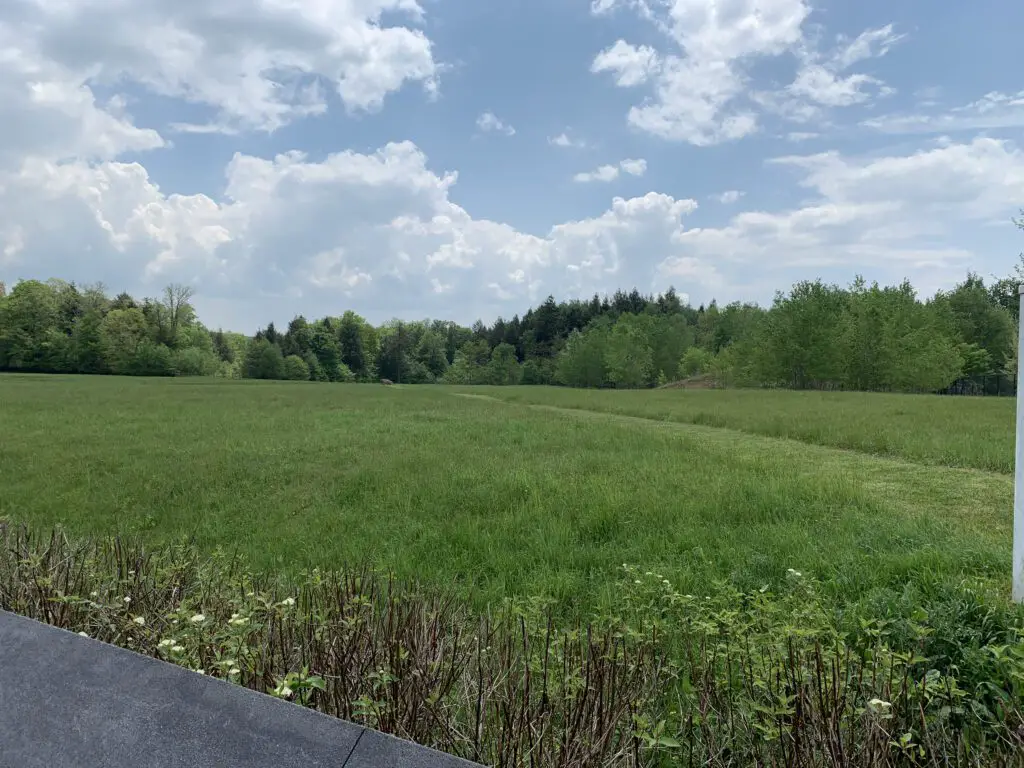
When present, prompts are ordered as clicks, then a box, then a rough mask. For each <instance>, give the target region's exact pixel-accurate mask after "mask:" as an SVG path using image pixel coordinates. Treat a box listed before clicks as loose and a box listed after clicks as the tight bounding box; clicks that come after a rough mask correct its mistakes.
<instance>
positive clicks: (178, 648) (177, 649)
mask: <svg viewBox="0 0 1024 768" xmlns="http://www.w3.org/2000/svg"><path fill="white" fill-rule="evenodd" d="M184 651H185V647H184V646H182V645H174V646H171V653H183V652H184Z"/></svg>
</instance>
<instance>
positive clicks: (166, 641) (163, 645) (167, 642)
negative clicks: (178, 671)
mask: <svg viewBox="0 0 1024 768" xmlns="http://www.w3.org/2000/svg"><path fill="white" fill-rule="evenodd" d="M172 645H174V641H173V640H171V639H170V638H167V637H165V638H164V639H163V640H161V641H160V642H159V643H157V644H156V647H157V648H170V647H171V646H172Z"/></svg>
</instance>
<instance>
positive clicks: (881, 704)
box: [868, 699, 892, 712]
mask: <svg viewBox="0 0 1024 768" xmlns="http://www.w3.org/2000/svg"><path fill="white" fill-rule="evenodd" d="M868 706H869V707H871V708H872V709H873V710H875V711H876V712H878V711H884V710H887V709H889V708H890V707H891V706H892V704H890V703H889V702H888V701H882V700H881V699H871V700H870V701H869V702H868Z"/></svg>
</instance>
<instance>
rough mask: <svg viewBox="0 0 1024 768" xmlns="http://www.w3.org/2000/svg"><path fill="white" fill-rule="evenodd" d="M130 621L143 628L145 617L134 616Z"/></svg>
mask: <svg viewBox="0 0 1024 768" xmlns="http://www.w3.org/2000/svg"><path fill="white" fill-rule="evenodd" d="M132 621H134V622H135V623H136V624H138V625H139V626H140V627H144V626H145V625H146V617H145V616H136V617H135V618H134V619H132Z"/></svg>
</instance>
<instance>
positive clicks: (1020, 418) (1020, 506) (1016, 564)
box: [1013, 283, 1024, 603]
mask: <svg viewBox="0 0 1024 768" xmlns="http://www.w3.org/2000/svg"><path fill="white" fill-rule="evenodd" d="M1018 294H1019V301H1020V309H1021V312H1020V318H1019V320H1018V325H1017V450H1016V455H1015V457H1014V473H1013V600H1014V602H1016V603H1024V283H1022V284H1021V285H1020V287H1019V288H1018Z"/></svg>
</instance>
